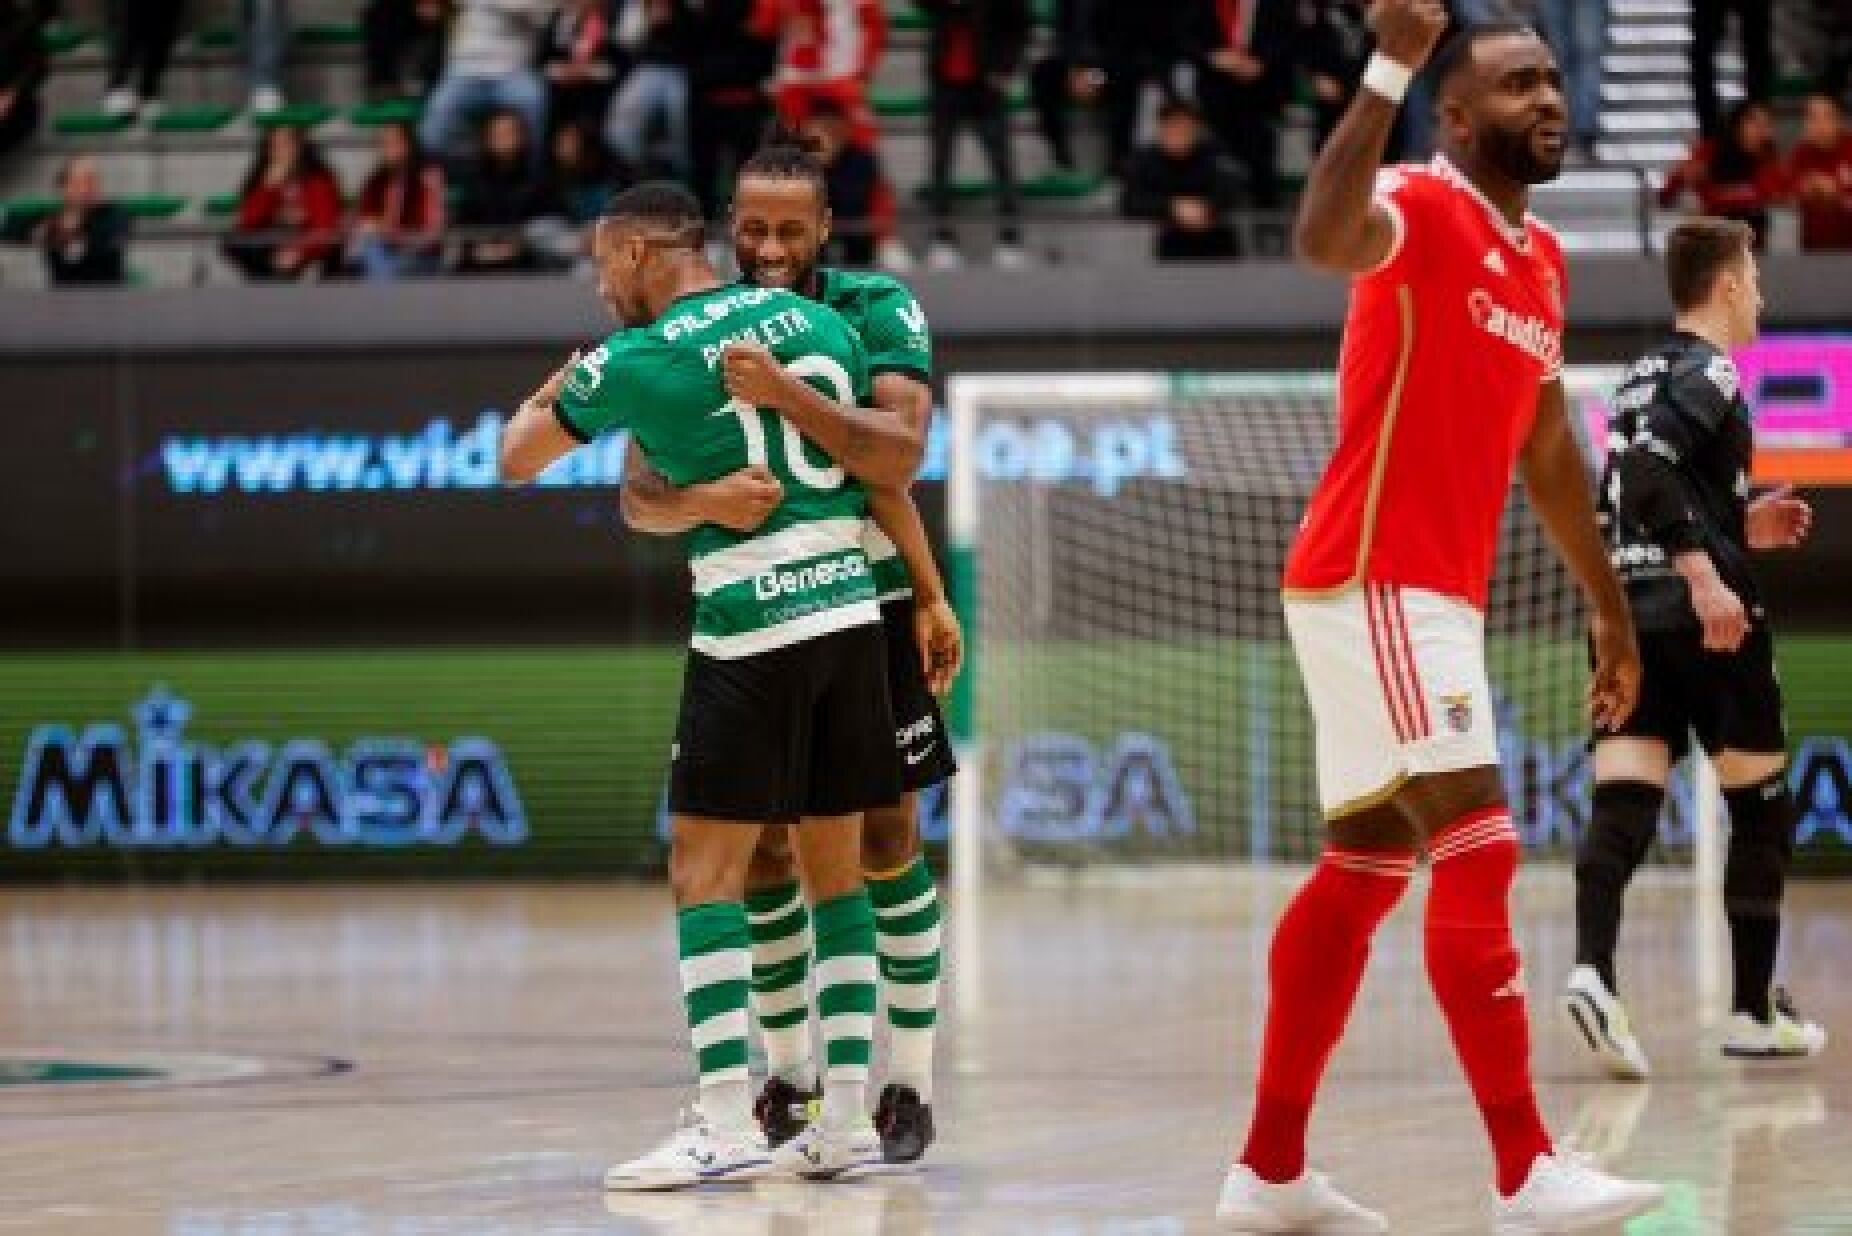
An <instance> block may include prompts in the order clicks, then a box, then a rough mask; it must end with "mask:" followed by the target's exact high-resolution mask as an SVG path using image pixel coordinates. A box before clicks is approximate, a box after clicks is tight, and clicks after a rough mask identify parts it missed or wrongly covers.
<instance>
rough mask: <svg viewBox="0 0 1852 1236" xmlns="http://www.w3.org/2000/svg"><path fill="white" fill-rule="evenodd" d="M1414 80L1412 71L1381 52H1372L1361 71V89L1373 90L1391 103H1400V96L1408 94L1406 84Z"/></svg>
mask: <svg viewBox="0 0 1852 1236" xmlns="http://www.w3.org/2000/svg"><path fill="white" fill-rule="evenodd" d="M1414 78H1415V72H1414V70H1413V69H1411V68H1409V67H1408V66H1407V65H1405V64H1402V63H1400V62H1398V61H1395V60H1391V59H1389V57H1387V56H1385V55H1383V54H1382V53H1381V52H1372V53H1371V55H1370V63H1369V65H1368V66H1367V67H1366V68H1365V69H1364V70H1363V88H1364V89H1365V90H1374V91H1375V92H1376V93H1377V94H1380V95H1381V96H1383V98H1385V99H1388V100H1389V101H1390V102H1391V103H1400V102H1401V101H1402V96H1403V95H1405V94H1407V93H1408V83H1409V82H1411V81H1413V80H1414Z"/></svg>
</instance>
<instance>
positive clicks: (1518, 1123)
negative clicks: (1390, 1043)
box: [1426, 807, 1550, 1197]
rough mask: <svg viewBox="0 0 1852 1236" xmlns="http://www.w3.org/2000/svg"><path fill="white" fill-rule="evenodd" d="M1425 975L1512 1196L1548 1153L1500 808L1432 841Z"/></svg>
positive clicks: (1513, 845) (1502, 1183)
mask: <svg viewBox="0 0 1852 1236" xmlns="http://www.w3.org/2000/svg"><path fill="white" fill-rule="evenodd" d="M1429 855H1430V857H1431V859H1432V861H1433V864H1434V870H1433V877H1432V880H1431V882H1430V887H1429V890H1428V910H1427V931H1426V935H1427V962H1428V981H1429V982H1430V983H1431V984H1433V987H1434V996H1435V998H1436V999H1437V1000H1439V1001H1440V1007H1441V1012H1442V1013H1444V1014H1445V1015H1446V1018H1447V1027H1448V1029H1449V1030H1451V1031H1452V1033H1453V1048H1454V1051H1455V1052H1457V1053H1458V1055H1459V1057H1460V1064H1461V1065H1462V1066H1463V1067H1464V1068H1465V1070H1466V1080H1467V1082H1468V1083H1469V1084H1470V1085H1471V1086H1472V1090H1473V1098H1474V1100H1475V1101H1477V1102H1478V1104H1479V1114H1480V1115H1481V1116H1482V1117H1483V1118H1484V1119H1485V1127H1486V1132H1487V1133H1488V1134H1490V1135H1491V1139H1492V1153H1493V1156H1494V1157H1495V1158H1496V1159H1497V1161H1498V1191H1499V1192H1500V1193H1502V1194H1504V1195H1505V1196H1507V1197H1509V1196H1510V1195H1511V1194H1513V1193H1515V1192H1517V1191H1518V1189H1519V1187H1520V1186H1522V1185H1523V1183H1524V1180H1525V1178H1526V1177H1528V1176H1529V1175H1530V1169H1531V1164H1532V1163H1533V1162H1535V1161H1536V1159H1537V1156H1538V1155H1542V1154H1548V1153H1550V1134H1549V1132H1548V1131H1547V1130H1546V1129H1545V1128H1544V1127H1543V1117H1542V1116H1541V1115H1540V1114H1539V1113H1538V1111H1537V1098H1536V1095H1535V1093H1534V1092H1533V1091H1532V1089H1531V1079H1530V1016H1529V1013H1528V1012H1527V1011H1526V1009H1525V1005H1524V973H1523V969H1522V966H1521V964H1520V962H1519V960H1518V950H1517V948H1516V946H1515V945H1514V944H1513V943H1512V940H1511V911H1510V899H1511V882H1512V879H1513V878H1514V877H1515V876H1516V875H1517V870H1518V837H1517V833H1516V832H1515V831H1514V830H1513V829H1512V827H1511V815H1510V813H1509V812H1508V811H1506V810H1505V809H1504V808H1503V807H1498V808H1489V809H1485V810H1481V811H1475V812H1473V813H1471V814H1469V815H1466V816H1462V817H1461V818H1460V819H1458V820H1456V821H1454V822H1453V823H1452V824H1449V825H1448V826H1447V827H1446V828H1445V829H1443V830H1442V831H1441V832H1440V834H1439V835H1438V836H1436V837H1435V838H1434V840H1433V842H1432V843H1431V844H1430V846H1429Z"/></svg>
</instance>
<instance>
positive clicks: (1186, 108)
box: [1157, 98, 1203, 124]
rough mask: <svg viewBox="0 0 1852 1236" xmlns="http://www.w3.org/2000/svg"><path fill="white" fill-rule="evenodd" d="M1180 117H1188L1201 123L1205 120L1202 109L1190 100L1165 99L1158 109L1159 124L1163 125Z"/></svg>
mask: <svg viewBox="0 0 1852 1236" xmlns="http://www.w3.org/2000/svg"><path fill="white" fill-rule="evenodd" d="M1178 116H1188V117H1189V118H1190V119H1191V120H1196V121H1200V120H1201V119H1202V118H1203V114H1202V109H1201V108H1199V107H1197V106H1196V104H1194V103H1192V102H1190V101H1189V100H1188V99H1177V98H1171V99H1165V100H1164V102H1163V103H1162V104H1161V105H1160V106H1159V107H1158V114H1157V118H1158V123H1159V124H1163V123H1164V122H1165V121H1167V120H1174V119H1176V118H1177V117H1178Z"/></svg>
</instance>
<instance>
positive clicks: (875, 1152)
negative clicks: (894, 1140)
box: [772, 1117, 882, 1180]
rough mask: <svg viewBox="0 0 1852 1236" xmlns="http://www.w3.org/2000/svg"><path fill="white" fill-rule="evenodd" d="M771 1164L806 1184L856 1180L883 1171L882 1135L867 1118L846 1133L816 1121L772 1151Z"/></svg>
mask: <svg viewBox="0 0 1852 1236" xmlns="http://www.w3.org/2000/svg"><path fill="white" fill-rule="evenodd" d="M772 1162H773V1165H774V1166H776V1167H777V1168H778V1170H779V1171H783V1172H791V1173H794V1174H796V1175H799V1176H802V1177H803V1178H804V1179H805V1180H853V1179H854V1178H855V1177H857V1176H865V1175H867V1174H868V1173H870V1172H873V1171H878V1170H879V1169H880V1168H881V1165H882V1158H881V1135H880V1134H879V1133H877V1132H875V1126H874V1122H873V1121H871V1120H869V1119H868V1118H867V1117H863V1119H862V1121H861V1123H859V1124H856V1125H852V1126H850V1127H849V1128H846V1129H844V1128H832V1127H831V1126H829V1125H826V1124H825V1123H824V1122H823V1121H821V1120H817V1121H813V1122H812V1123H810V1124H808V1125H806V1126H805V1127H804V1131H803V1132H801V1133H799V1134H798V1135H797V1136H796V1137H794V1138H792V1139H791V1140H790V1141H788V1142H786V1143H784V1145H782V1146H780V1147H778V1149H777V1150H775V1151H773V1152H772Z"/></svg>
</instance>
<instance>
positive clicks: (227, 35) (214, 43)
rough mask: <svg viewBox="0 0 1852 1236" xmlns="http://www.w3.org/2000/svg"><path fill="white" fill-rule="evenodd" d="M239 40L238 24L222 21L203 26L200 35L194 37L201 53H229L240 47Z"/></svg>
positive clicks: (194, 41)
mask: <svg viewBox="0 0 1852 1236" xmlns="http://www.w3.org/2000/svg"><path fill="white" fill-rule="evenodd" d="M239 39H240V36H239V34H238V27H237V25H236V23H233V22H229V21H220V22H213V23H212V24H211V25H207V26H201V27H200V28H199V33H197V34H195V35H194V36H193V43H194V45H195V46H197V47H198V48H199V49H200V50H201V51H229V50H231V49H232V48H234V47H236V46H238V43H239Z"/></svg>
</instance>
